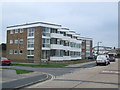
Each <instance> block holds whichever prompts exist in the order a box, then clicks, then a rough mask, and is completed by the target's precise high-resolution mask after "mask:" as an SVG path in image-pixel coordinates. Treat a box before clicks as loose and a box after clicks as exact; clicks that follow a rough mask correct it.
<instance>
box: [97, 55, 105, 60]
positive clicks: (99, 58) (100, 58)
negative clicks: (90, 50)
mask: <svg viewBox="0 0 120 90" xmlns="http://www.w3.org/2000/svg"><path fill="white" fill-rule="evenodd" d="M97 59H98V60H103V59H106V57H105V56H103V55H101V56H97Z"/></svg>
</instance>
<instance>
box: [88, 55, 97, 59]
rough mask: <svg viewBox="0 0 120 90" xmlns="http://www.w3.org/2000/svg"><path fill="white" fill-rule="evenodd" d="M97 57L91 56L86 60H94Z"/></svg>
mask: <svg viewBox="0 0 120 90" xmlns="http://www.w3.org/2000/svg"><path fill="white" fill-rule="evenodd" d="M96 58H97V56H95V55H93V56H89V57H88V59H96Z"/></svg>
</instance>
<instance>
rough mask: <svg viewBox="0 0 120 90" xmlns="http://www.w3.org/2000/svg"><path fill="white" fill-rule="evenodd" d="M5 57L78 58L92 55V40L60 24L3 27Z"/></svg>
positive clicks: (31, 59) (34, 60)
mask: <svg viewBox="0 0 120 90" xmlns="http://www.w3.org/2000/svg"><path fill="white" fill-rule="evenodd" d="M6 55H7V58H9V59H11V60H13V61H15V62H32V63H40V62H42V61H63V60H76V59H82V58H85V57H88V56H90V55H92V39H91V38H83V37H80V35H79V34H76V33H75V32H74V31H71V30H69V29H68V28H62V26H61V25H58V24H51V23H44V22H36V23H28V24H22V25H15V26H9V27H7V52H6Z"/></svg>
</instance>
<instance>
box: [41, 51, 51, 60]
mask: <svg viewBox="0 0 120 90" xmlns="http://www.w3.org/2000/svg"><path fill="white" fill-rule="evenodd" d="M49 58H50V51H48V50H42V59H49Z"/></svg>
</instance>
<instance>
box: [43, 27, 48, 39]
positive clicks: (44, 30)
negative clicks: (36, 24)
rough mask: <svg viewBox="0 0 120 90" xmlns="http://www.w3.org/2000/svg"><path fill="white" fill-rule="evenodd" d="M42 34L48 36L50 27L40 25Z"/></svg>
mask: <svg viewBox="0 0 120 90" xmlns="http://www.w3.org/2000/svg"><path fill="white" fill-rule="evenodd" d="M42 36H48V37H49V36H50V28H47V27H42Z"/></svg>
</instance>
